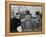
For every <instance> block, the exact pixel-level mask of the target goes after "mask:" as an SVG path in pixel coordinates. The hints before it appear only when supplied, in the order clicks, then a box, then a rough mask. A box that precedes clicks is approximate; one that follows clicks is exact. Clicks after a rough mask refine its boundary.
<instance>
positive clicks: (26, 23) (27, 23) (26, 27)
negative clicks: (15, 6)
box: [21, 10, 32, 32]
mask: <svg viewBox="0 0 46 37" xmlns="http://www.w3.org/2000/svg"><path fill="white" fill-rule="evenodd" d="M25 13H26V14H24V16H25V18H23V19H22V20H21V27H22V31H23V32H28V31H32V25H31V14H30V11H29V10H26V12H25Z"/></svg>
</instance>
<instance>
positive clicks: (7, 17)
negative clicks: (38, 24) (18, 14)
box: [5, 1, 45, 36]
mask: <svg viewBox="0 0 46 37" xmlns="http://www.w3.org/2000/svg"><path fill="white" fill-rule="evenodd" d="M11 4H12V5H24V6H40V7H41V12H42V31H41V32H14V33H11V32H10V16H11V15H10V12H11V9H10V8H11ZM5 11H6V12H5V20H6V21H5V23H6V24H5V35H6V36H15V35H17V36H18V35H34V34H44V33H45V3H37V2H20V1H6V2H5Z"/></svg>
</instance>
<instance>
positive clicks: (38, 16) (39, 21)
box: [36, 11, 42, 31]
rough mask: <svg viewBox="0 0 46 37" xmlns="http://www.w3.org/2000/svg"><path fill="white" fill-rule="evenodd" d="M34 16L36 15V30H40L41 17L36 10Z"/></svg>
mask: <svg viewBox="0 0 46 37" xmlns="http://www.w3.org/2000/svg"><path fill="white" fill-rule="evenodd" d="M36 16H37V21H36V22H37V29H38V30H37V31H41V26H42V25H41V17H40V12H39V11H36Z"/></svg>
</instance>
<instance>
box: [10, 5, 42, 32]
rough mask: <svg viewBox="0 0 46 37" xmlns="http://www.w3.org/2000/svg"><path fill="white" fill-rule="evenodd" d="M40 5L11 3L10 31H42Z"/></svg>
mask: <svg viewBox="0 0 46 37" xmlns="http://www.w3.org/2000/svg"><path fill="white" fill-rule="evenodd" d="M41 31H42V13H41V7H40V6H26V5H16V4H14V5H13V4H11V5H10V32H41Z"/></svg>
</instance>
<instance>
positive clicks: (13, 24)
mask: <svg viewBox="0 0 46 37" xmlns="http://www.w3.org/2000/svg"><path fill="white" fill-rule="evenodd" d="M20 25H21V20H20V19H18V18H15V12H14V11H12V12H11V18H10V32H18V31H17V27H18V26H20Z"/></svg>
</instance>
